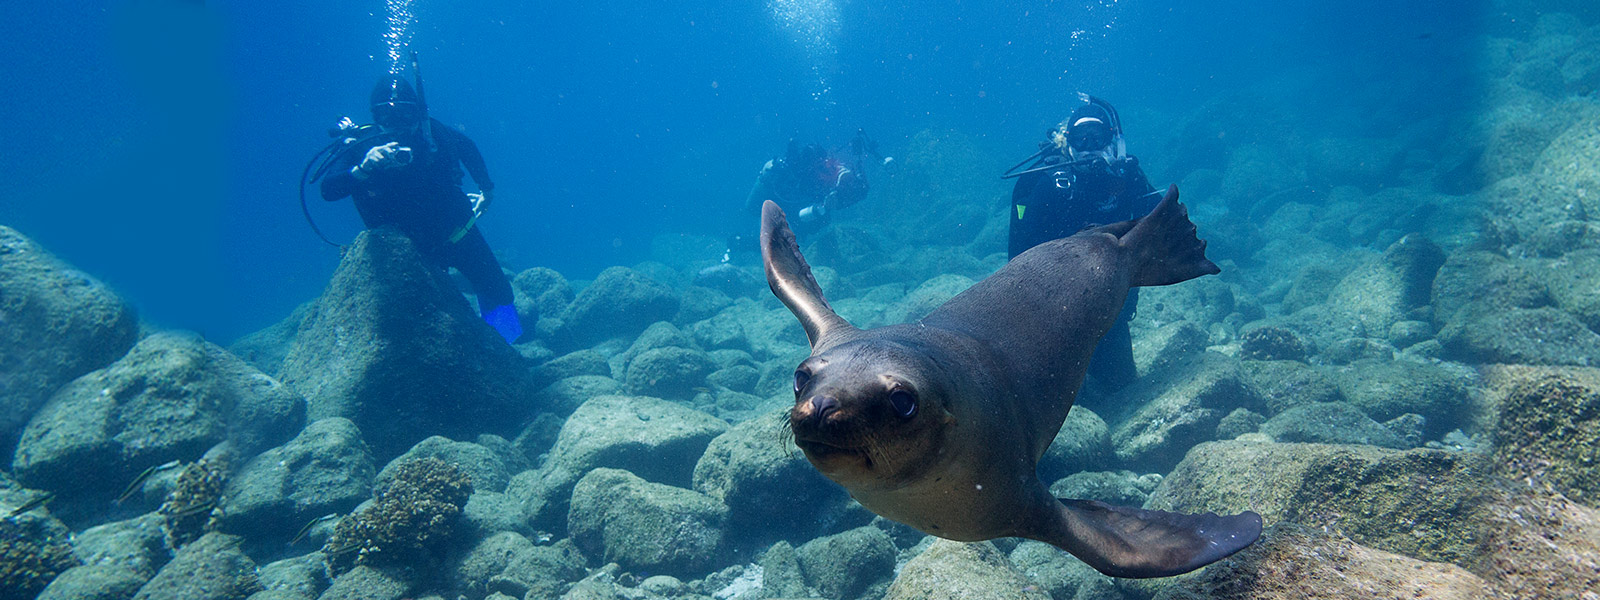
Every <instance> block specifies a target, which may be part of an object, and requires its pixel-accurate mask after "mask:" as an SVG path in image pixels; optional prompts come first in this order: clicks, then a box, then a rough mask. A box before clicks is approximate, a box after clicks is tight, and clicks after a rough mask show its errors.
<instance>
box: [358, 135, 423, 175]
mask: <svg viewBox="0 0 1600 600" xmlns="http://www.w3.org/2000/svg"><path fill="white" fill-rule="evenodd" d="M410 163H411V149H410V148H407V147H404V146H401V145H400V142H389V143H387V144H384V145H382V146H373V147H372V148H370V149H368V150H367V155H366V157H364V158H362V159H361V164H359V165H356V166H355V167H353V168H351V169H350V174H351V175H353V176H355V178H356V179H366V178H367V177H370V176H371V175H372V173H373V172H375V171H379V170H383V169H393V168H397V167H403V166H406V165H407V164H410Z"/></svg>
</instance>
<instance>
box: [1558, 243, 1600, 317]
mask: <svg viewBox="0 0 1600 600" xmlns="http://www.w3.org/2000/svg"><path fill="white" fill-rule="evenodd" d="M1544 272H1546V273H1548V274H1549V277H1548V278H1547V279H1546V281H1545V283H1546V284H1547V287H1549V289H1550V296H1551V297H1552V298H1553V299H1554V300H1555V302H1556V306H1558V307H1560V308H1561V310H1564V311H1567V312H1568V313H1571V314H1572V316H1574V317H1577V318H1578V320H1579V321H1582V322H1583V325H1584V326H1585V327H1588V328H1589V329H1590V330H1591V331H1600V250H1594V249H1590V250H1580V251H1578V252H1571V253H1568V254H1566V255H1564V256H1562V257H1561V259H1560V260H1558V261H1554V262H1552V263H1550V266H1549V268H1548V269H1546V270H1545V271H1544Z"/></svg>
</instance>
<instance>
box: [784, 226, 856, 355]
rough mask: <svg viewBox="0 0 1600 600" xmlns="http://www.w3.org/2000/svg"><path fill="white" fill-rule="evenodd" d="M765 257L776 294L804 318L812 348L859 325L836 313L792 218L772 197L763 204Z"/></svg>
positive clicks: (816, 347)
mask: <svg viewBox="0 0 1600 600" xmlns="http://www.w3.org/2000/svg"><path fill="white" fill-rule="evenodd" d="M761 261H762V262H763V263H765V264H766V269H767V286H768V287H771V288H772V295H774V296H777V297H778V300H781V301H783V305H784V306H787V307H789V312H792V313H794V316H795V318H798V319H800V326H801V327H804V328H805V330H806V339H807V340H809V341H810V342H811V349H812V350H817V349H818V346H819V345H821V344H823V343H824V338H826V337H828V336H830V335H835V334H838V333H842V332H845V331H852V330H854V329H855V328H854V327H852V326H851V325H850V323H849V322H847V321H845V320H844V318H843V317H840V316H839V315H837V314H835V313H834V312H833V307H830V306H828V300H827V299H826V298H823V297H822V286H820V285H817V279H816V278H815V277H812V276H811V265H808V264H806V257H805V256H802V255H801V254H800V244H799V243H798V242H797V241H795V237H794V232H793V231H790V230H789V220H788V219H787V218H785V217H784V216H783V209H781V208H778V205H777V204H776V203H774V202H773V201H771V200H768V201H767V202H766V203H765V204H763V205H761Z"/></svg>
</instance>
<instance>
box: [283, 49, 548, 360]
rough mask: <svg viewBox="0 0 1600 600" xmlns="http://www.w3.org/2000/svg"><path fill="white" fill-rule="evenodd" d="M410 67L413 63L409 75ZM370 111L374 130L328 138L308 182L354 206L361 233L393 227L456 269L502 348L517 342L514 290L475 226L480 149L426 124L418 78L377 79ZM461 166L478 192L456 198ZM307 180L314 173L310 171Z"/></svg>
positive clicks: (481, 206) (480, 209) (481, 199)
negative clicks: (414, 84)
mask: <svg viewBox="0 0 1600 600" xmlns="http://www.w3.org/2000/svg"><path fill="white" fill-rule="evenodd" d="M415 64H416V63H415V57H413V63H412V65H413V69H415ZM371 108H372V120H373V122H374V123H376V125H356V124H355V123H354V122H351V121H350V120H349V119H345V120H344V121H342V122H341V123H340V126H339V127H338V128H336V129H335V130H334V131H332V132H330V133H333V134H335V135H336V136H337V137H340V138H341V139H340V140H339V141H336V142H335V143H334V144H333V145H330V146H329V147H328V148H326V149H324V154H325V155H326V156H327V158H326V159H325V161H324V163H323V164H322V165H321V167H320V168H318V169H316V172H315V176H314V177H312V178H311V180H313V181H314V180H316V179H317V178H321V180H322V198H323V199H324V200H328V201H335V200H341V199H344V198H347V197H349V198H352V199H353V201H354V202H355V206H356V211H357V212H359V213H360V214H361V220H362V222H364V223H365V224H366V226H367V228H369V229H371V228H376V227H383V226H392V227H394V228H396V229H398V230H400V231H401V232H402V233H404V234H405V235H406V236H407V237H409V238H410V239H411V241H412V242H413V243H415V244H416V246H417V249H418V250H419V251H421V252H422V254H423V256H425V257H427V258H428V259H429V260H430V261H431V262H433V263H434V264H435V265H436V266H438V267H440V268H449V267H455V268H456V269H457V270H459V271H461V274H462V275H463V276H465V277H466V278H467V280H468V281H469V282H471V283H472V288H473V291H474V292H475V293H476V294H477V297H478V308H479V311H480V313H481V314H482V315H483V320H484V321H486V322H487V323H488V324H489V325H490V326H492V327H493V328H494V330H495V331H496V332H498V333H499V334H500V336H501V337H503V338H505V340H506V342H507V343H514V342H516V340H517V339H518V338H520V337H522V333H523V330H522V323H521V321H520V320H519V319H518V317H517V311H516V307H515V303H514V298H513V296H512V292H511V283H510V282H509V281H507V280H506V276H505V273H504V272H503V271H501V270H500V264H499V263H498V262H497V261H496V260H495V257H494V253H493V252H492V251H490V249H489V244H488V242H486V241H484V239H483V234H482V233H481V232H479V230H478V227H477V220H478V218H479V217H480V216H482V215H483V213H484V211H486V210H487V209H488V208H489V206H490V205H491V204H492V203H493V202H494V196H495V194H494V182H493V181H492V180H491V179H489V171H488V169H487V168H486V167H485V166H484V161H483V155H482V154H480V153H479V152H478V146H477V145H476V144H474V143H473V142H472V140H471V139H468V138H467V136H466V135H465V134H462V133H461V132H459V131H456V130H455V129H452V128H450V127H449V126H446V125H445V124H444V123H441V122H439V121H438V120H436V119H433V118H432V117H430V116H428V109H427V104H426V102H425V100H424V96H423V94H422V92H421V80H420V79H419V80H418V82H417V87H415V88H413V87H412V85H411V84H410V83H409V82H407V81H406V80H405V79H404V78H401V77H398V76H388V77H385V78H383V79H381V80H379V81H378V84H377V86H376V87H374V88H373V90H372V97H371ZM321 156H323V155H321V154H319V158H320V157H321ZM312 162H313V163H315V162H316V159H313V160H312ZM463 167H465V169H466V173H467V174H469V175H471V176H472V181H473V182H474V183H476V184H477V186H478V190H479V192H478V193H476V194H468V193H465V192H463V191H462V189H461V176H462V168H463ZM306 172H307V174H310V173H312V170H311V165H307V171H306ZM304 181H305V179H304V178H302V183H304ZM302 194H303V191H302ZM303 203H304V198H303V197H302V204H303ZM307 218H308V219H309V213H307ZM312 227H313V228H315V224H313V225H312ZM317 233H318V235H319V236H321V235H322V234H321V232H320V231H318V232H317ZM323 239H324V241H326V240H327V238H326V237H323ZM329 243H332V242H329Z"/></svg>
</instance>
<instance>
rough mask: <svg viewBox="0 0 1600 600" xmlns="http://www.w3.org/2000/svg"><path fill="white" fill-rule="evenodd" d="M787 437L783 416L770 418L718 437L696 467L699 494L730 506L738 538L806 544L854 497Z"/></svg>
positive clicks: (830, 526)
mask: <svg viewBox="0 0 1600 600" xmlns="http://www.w3.org/2000/svg"><path fill="white" fill-rule="evenodd" d="M787 432H788V428H787V426H786V425H785V424H784V420H783V417H782V414H781V413H767V414H766V415H764V416H761V417H757V418H754V419H751V420H749V421H745V422H743V423H740V424H738V425H736V426H734V427H733V428H732V429H729V430H728V431H726V432H724V433H723V434H722V435H719V436H717V437H716V439H714V440H712V441H711V445H710V447H708V448H706V451H705V454H704V455H702V456H701V457H700V462H699V463H697V464H696V465H695V467H694V489H695V491H698V492H700V493H702V494H705V495H707V496H709V497H711V498H714V499H716V500H718V501H721V502H722V503H723V504H726V505H727V506H728V524H729V526H730V528H731V529H730V532H731V533H732V534H733V535H735V536H739V537H741V538H750V539H763V538H766V537H779V538H786V539H790V540H804V539H810V538H811V537H814V536H815V535H817V534H820V533H826V532H828V531H830V530H832V529H833V525H834V524H835V523H836V522H838V520H839V519H840V518H842V513H843V512H844V510H845V507H846V505H848V504H849V502H850V497H849V496H848V495H847V494H845V492H844V489H843V488H840V487H839V486H838V485H835V484H834V483H833V482H831V481H828V479H827V478H825V477H823V476H822V474H821V473H818V472H817V470H816V469H815V468H813V467H812V466H811V464H810V463H809V462H807V461H806V459H805V457H804V456H803V455H801V454H800V450H799V449H798V448H796V447H795V445H794V442H793V441H791V440H790V437H789V436H788V435H786V434H787ZM795 507H804V508H803V509H802V510H800V511H798V512H797V511H796V508H795Z"/></svg>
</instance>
